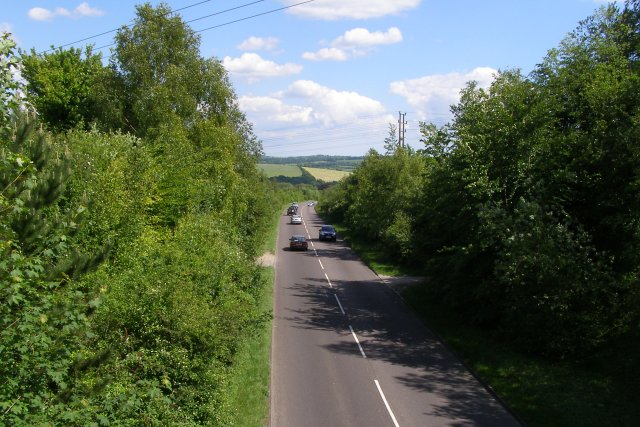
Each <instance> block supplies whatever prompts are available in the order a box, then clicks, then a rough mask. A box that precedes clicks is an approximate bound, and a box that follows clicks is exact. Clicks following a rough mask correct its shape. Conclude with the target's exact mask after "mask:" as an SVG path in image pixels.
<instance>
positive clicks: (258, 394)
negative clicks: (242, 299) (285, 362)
mask: <svg viewBox="0 0 640 427" xmlns="http://www.w3.org/2000/svg"><path fill="white" fill-rule="evenodd" d="M281 212H282V210H281V209H278V210H277V211H276V212H274V213H273V217H272V223H271V226H270V227H269V232H268V233H267V237H266V239H265V241H264V244H263V247H262V252H263V253H264V252H271V253H275V250H276V238H277V235H278V222H279V219H280V215H281ZM261 274H262V279H263V283H266V284H267V285H266V286H264V288H263V292H262V295H261V298H260V300H259V301H258V303H259V308H260V311H261V312H268V313H271V312H272V301H273V298H272V296H273V283H274V282H275V269H274V268H273V267H262V268H261ZM270 373H271V321H269V322H265V323H264V325H262V327H261V328H260V329H259V330H257V331H256V333H255V334H254V335H252V336H250V337H249V338H247V339H246V340H245V341H244V342H243V343H242V346H241V347H240V348H239V349H238V352H237V353H236V357H235V359H234V364H233V374H232V375H231V376H230V382H229V384H228V386H227V390H228V392H227V399H228V400H227V402H228V404H229V407H230V408H231V410H232V413H233V425H234V426H240V427H261V426H266V425H268V424H269V387H270Z"/></svg>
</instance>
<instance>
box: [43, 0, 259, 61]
mask: <svg viewBox="0 0 640 427" xmlns="http://www.w3.org/2000/svg"><path fill="white" fill-rule="evenodd" d="M210 1H212V0H203V1H201V2H198V3H193V4H190V5H187V6H184V7H181V8H179V9H176V10H172V11H170V12H167V13H165V14H164V15H163V16H167V15H170V14H172V13H176V12H180V11H181V10H185V9H189V8H192V7H195V6H200V5H201V4H204V3H209V2H210ZM259 1H264V0H259ZM254 3H257V2H254ZM134 21H135V19H132V20H131V21H130V22H134ZM125 26H126V27H127V28H128V27H130V25H125ZM118 30H119V28H114V29H113V30H109V31H105V32H103V33H100V34H95V35H93V36H89V37H85V38H83V39H80V40H76V41H73V42H70V43H66V44H61V45H60V46H56V47H53V48H51V49H48V50H45V51H42V52H40V53H41V54H42V53H47V52H51V51H52V50H56V49H59V48H63V47H67V46H70V45H72V44H76V43H81V42H84V41H87V40H91V39H95V38H97V37H100V36H104V35H106V34H111V33H114V32H116V31H118Z"/></svg>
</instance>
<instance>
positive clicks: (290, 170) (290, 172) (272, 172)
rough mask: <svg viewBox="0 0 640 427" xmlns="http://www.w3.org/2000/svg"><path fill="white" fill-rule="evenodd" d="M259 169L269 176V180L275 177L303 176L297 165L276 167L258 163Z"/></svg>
mask: <svg viewBox="0 0 640 427" xmlns="http://www.w3.org/2000/svg"><path fill="white" fill-rule="evenodd" d="M258 167H259V168H260V169H262V171H263V172H264V173H265V175H267V177H268V178H271V177H274V176H289V177H296V176H302V169H300V166H297V165H276V164H270V163H258Z"/></svg>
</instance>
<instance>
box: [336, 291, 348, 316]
mask: <svg viewBox="0 0 640 427" xmlns="http://www.w3.org/2000/svg"><path fill="white" fill-rule="evenodd" d="M333 296H334V297H336V301H338V306H339V307H340V311H341V312H342V314H346V313H345V312H344V308H342V304H340V300H339V299H338V295H336V294H333Z"/></svg>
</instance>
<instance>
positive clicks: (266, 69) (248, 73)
mask: <svg viewBox="0 0 640 427" xmlns="http://www.w3.org/2000/svg"><path fill="white" fill-rule="evenodd" d="M222 64H223V65H224V67H225V68H226V69H227V71H229V73H231V74H235V75H238V76H240V77H244V78H245V79H247V81H249V82H256V81H258V80H260V79H263V78H267V77H281V76H288V75H291V74H298V73H300V72H301V71H302V65H298V64H292V63H287V64H277V63H275V62H273V61H268V60H266V59H263V58H262V57H261V56H260V55H258V54H257V53H243V54H242V56H240V57H239V58H231V57H230V56H225V57H224V59H223V60H222Z"/></svg>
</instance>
